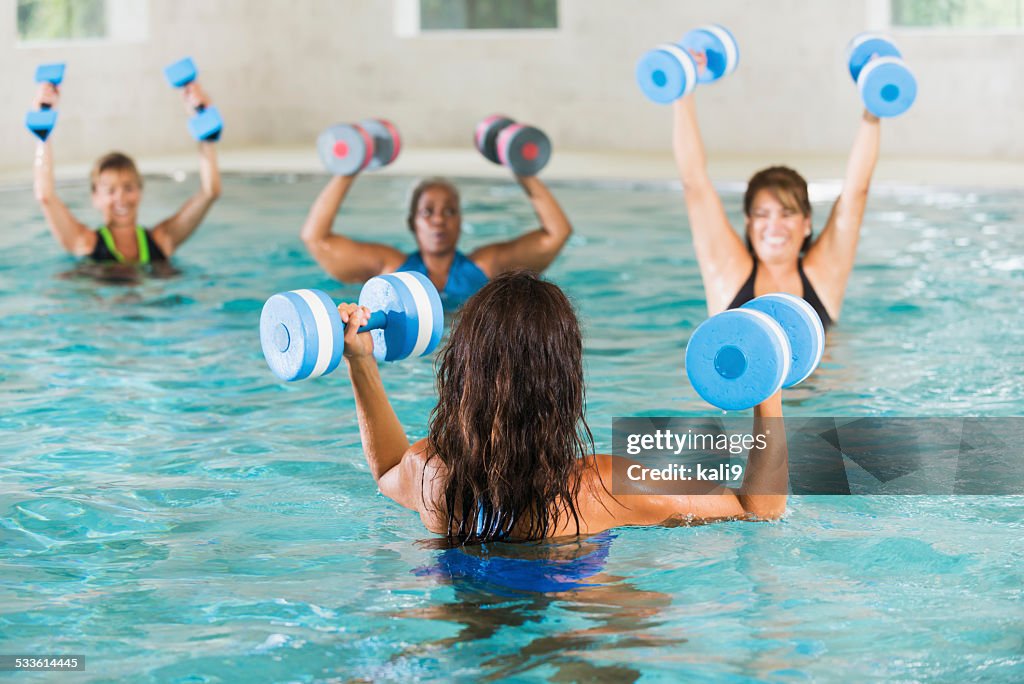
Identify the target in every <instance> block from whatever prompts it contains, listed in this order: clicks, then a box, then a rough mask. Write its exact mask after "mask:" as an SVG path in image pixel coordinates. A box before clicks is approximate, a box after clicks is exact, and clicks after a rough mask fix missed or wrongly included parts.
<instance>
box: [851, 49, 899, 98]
mask: <svg viewBox="0 0 1024 684" xmlns="http://www.w3.org/2000/svg"><path fill="white" fill-rule="evenodd" d="M886 64H898V65H899V66H901V67H903V68H904V69H906V70H907V71H910V69H907V63H906V62H904V61H903V60H902V59H900V58H899V57H876V58H875V59H873V60H871V61H870V62H868V64H867V66H865V67H864V68H863V69H861V70H860V75H859V76H857V92H859V93H860V99H862V100H863V99H864V88H866V87H867V83H868V77H869V76H870V75H871V72H872V71H874V70H875V69H877V68H879V67H881V66H885V65H886Z"/></svg>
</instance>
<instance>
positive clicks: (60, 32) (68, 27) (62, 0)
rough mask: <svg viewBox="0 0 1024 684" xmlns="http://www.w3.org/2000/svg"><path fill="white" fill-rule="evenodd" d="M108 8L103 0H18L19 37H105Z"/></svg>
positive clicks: (35, 38)
mask: <svg viewBox="0 0 1024 684" xmlns="http://www.w3.org/2000/svg"><path fill="white" fill-rule="evenodd" d="M106 9H107V8H106V3H105V2H104V0H18V38H19V39H20V40H68V39H72V38H103V37H105V36H106V35H107V12H106Z"/></svg>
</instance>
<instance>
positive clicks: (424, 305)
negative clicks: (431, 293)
mask: <svg viewBox="0 0 1024 684" xmlns="http://www.w3.org/2000/svg"><path fill="white" fill-rule="evenodd" d="M391 275H393V276H395V277H396V278H398V279H399V280H401V281H402V282H403V283H405V286H406V287H407V288H409V292H410V293H411V294H412V298H413V301H414V302H416V322H417V323H418V324H419V329H418V330H417V331H416V346H415V347H413V349H412V353H410V354H409V356H421V355H422V354H423V352H424V351H426V349H427V345H428V344H430V338H431V337H432V336H433V334H434V307H432V306H431V305H430V297H428V296H427V291H426V290H425V289H424V288H423V284H422V283H420V281H418V280H416V278H415V277H413V276H411V275H409V274H408V273H402V272H401V271H399V272H397V273H392V274H391Z"/></svg>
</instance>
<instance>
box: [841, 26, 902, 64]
mask: <svg viewBox="0 0 1024 684" xmlns="http://www.w3.org/2000/svg"><path fill="white" fill-rule="evenodd" d="M875 38H877V39H879V40H884V41H885V42H887V43H892V38H890V37H889V36H887V35H885V34H884V33H874V32H871V31H866V32H864V33H858V34H857V35H855V36H854V37H853V40H851V41H850V44H849V46H847V48H846V54H848V55H849V54H852V53H853V51H854V50H856V49H857V46H859V45H861V44H862V43H866V42H867V41H869V40H873V39H875ZM846 61H850V60H849V58H847V60H846Z"/></svg>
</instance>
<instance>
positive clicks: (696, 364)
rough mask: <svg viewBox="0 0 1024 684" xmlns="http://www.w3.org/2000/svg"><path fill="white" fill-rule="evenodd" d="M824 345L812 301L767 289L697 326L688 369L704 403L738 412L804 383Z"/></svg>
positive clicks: (821, 330)
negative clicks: (772, 292) (782, 389)
mask: <svg viewBox="0 0 1024 684" xmlns="http://www.w3.org/2000/svg"><path fill="white" fill-rule="evenodd" d="M824 349H825V329H824V328H823V327H822V325H821V319H820V318H819V317H818V314H817V313H815V311H814V309H813V308H812V307H811V305H810V304H808V303H807V302H805V301H804V300H803V299H801V298H800V297H794V296H793V295H789V294H784V293H774V294H767V295H763V296H761V297H758V298H756V299H753V300H751V301H749V302H747V303H746V304H744V305H743V306H742V307H740V308H739V309H730V310H728V311H723V312H722V313H719V314H716V315H714V316H712V317H711V318H709V319H708V320H706V321H704V322H703V323H701V324H700V325H699V326H697V329H696V330H695V331H694V332H693V335H692V336H691V337H690V341H689V342H688V343H687V345H686V374H687V376H689V378H690V384H692V385H693V388H694V389H695V390H696V391H697V394H699V395H700V396H701V398H703V399H704V400H705V401H706V402H708V403H709V404H711V405H713V406H717V407H718V408H721V409H725V410H726V411H738V410H742V409H748V408H751V407H753V406H756V405H757V404H760V403H761V402H762V401H764V400H765V399H767V398H768V397H770V396H772V395H773V394H775V393H776V392H778V391H779V390H780V389H781V388H783V387H792V386H794V385H796V384H799V383H801V382H803V381H804V380H805V379H806V378H807V376H809V375H810V374H811V373H812V372H814V369H815V368H817V367H818V363H820V362H821V355H822V353H823V352H824Z"/></svg>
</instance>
